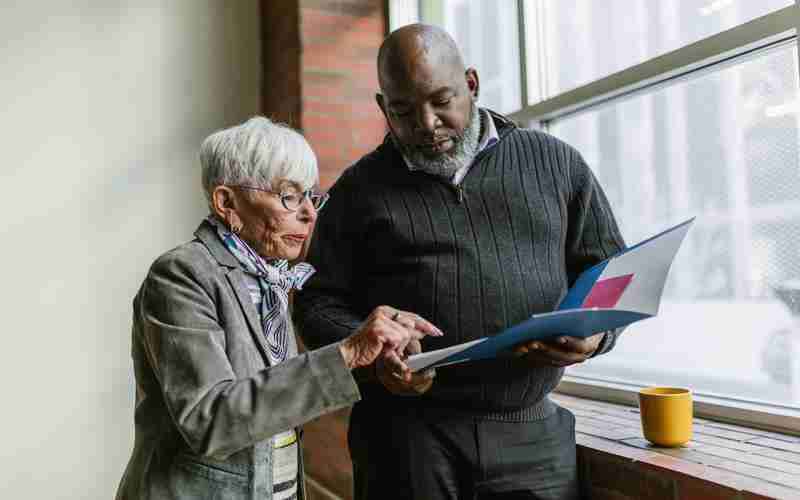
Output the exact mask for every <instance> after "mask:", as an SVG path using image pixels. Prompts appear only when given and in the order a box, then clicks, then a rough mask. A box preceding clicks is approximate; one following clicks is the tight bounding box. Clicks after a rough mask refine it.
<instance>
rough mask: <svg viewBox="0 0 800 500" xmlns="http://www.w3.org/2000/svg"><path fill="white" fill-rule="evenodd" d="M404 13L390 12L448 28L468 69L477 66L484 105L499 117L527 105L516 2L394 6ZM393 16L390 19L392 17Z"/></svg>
mask: <svg viewBox="0 0 800 500" xmlns="http://www.w3.org/2000/svg"><path fill="white" fill-rule="evenodd" d="M394 3H395V4H399V6H400V7H402V8H394V9H392V8H390V12H395V13H401V12H403V13H410V12H414V11H416V12H418V18H417V19H408V17H409V16H408V14H406V15H405V20H406V21H407V22H401V23H398V24H397V25H393V29H394V28H397V27H400V26H401V25H403V24H409V23H410V22H416V21H417V20H419V21H420V22H425V23H429V24H435V25H437V26H441V27H442V28H444V29H445V30H446V31H447V32H448V33H450V35H451V36H452V37H453V38H454V39H455V41H456V43H457V44H458V46H459V48H460V49H461V52H462V54H463V56H464V63H465V64H466V65H467V67H474V68H475V69H476V70H477V72H478V77H479V79H480V102H481V105H482V106H486V107H489V108H492V109H494V110H496V111H498V112H500V113H512V112H514V111H517V110H518V109H519V108H520V106H521V104H522V97H521V93H520V92H521V86H522V80H521V77H520V65H519V58H520V55H519V54H520V42H519V23H518V19H519V17H518V13H517V3H516V1H515V0H503V2H501V3H498V2H495V1H493V0H479V1H475V0H437V1H425V2H420V3H419V4H418V5H415V4H416V2H413V1H409V0H405V1H400V2H394ZM390 15H391V14H390Z"/></svg>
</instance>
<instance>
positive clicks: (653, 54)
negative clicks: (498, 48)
mask: <svg viewBox="0 0 800 500" xmlns="http://www.w3.org/2000/svg"><path fill="white" fill-rule="evenodd" d="M519 2H520V3H519V5H517V4H516V3H515V2H509V4H508V5H506V3H505V2H481V1H477V2H469V6H468V7H467V6H465V5H462V4H466V2H456V1H452V2H447V1H437V2H433V1H426V0H422V1H420V2H412V3H414V4H415V5H417V6H418V7H419V16H418V17H417V18H415V19H422V20H426V19H434V18H435V19H439V20H444V19H448V18H450V19H455V18H457V17H458V16H459V15H462V16H463V15H464V14H463V12H464V11H465V10H467V11H471V12H478V11H481V9H484V10H485V9H487V8H489V6H490V5H492V6H495V7H494V8H495V9H496V10H498V11H500V10H505V11H507V13H506V14H505V16H507V19H508V20H509V21H508V22H509V23H511V24H510V25H509V26H514V27H516V26H519V27H520V29H518V30H516V29H515V31H514V36H508V35H506V37H505V38H506V39H509V40H510V39H515V40H517V42H516V43H519V44H520V45H519V50H518V51H517V52H513V51H509V52H508V53H514V54H516V55H517V57H519V59H518V62H517V64H516V66H517V70H514V69H513V68H511V67H510V64H509V63H507V62H504V63H503V64H502V65H501V66H500V67H501V68H502V70H501V71H499V72H498V73H497V74H498V75H500V74H502V75H503V77H502V78H505V79H512V78H518V79H519V80H520V81H524V82H525V84H524V85H521V86H520V88H521V91H520V92H519V98H518V99H517V100H515V101H513V102H515V103H516V104H517V106H516V108H513V106H511V102H510V101H506V102H504V103H503V106H502V107H499V106H498V109H500V110H503V111H505V112H506V113H508V111H509V109H511V108H513V109H514V111H513V112H512V113H511V117H512V118H514V119H516V120H517V121H519V122H522V123H527V124H530V125H531V126H536V127H540V128H542V129H544V130H546V131H547V132H548V133H551V134H553V135H555V136H557V137H559V138H561V139H563V140H565V141H566V142H568V143H570V144H572V145H573V146H575V147H576V148H577V149H578V150H579V151H580V152H581V153H582V154H583V156H584V157H585V159H586V160H587V163H588V164H589V165H590V166H591V167H592V169H593V170H594V172H595V174H596V175H597V177H598V179H599V180H600V183H601V184H602V186H603V188H604V190H605V192H606V194H607V196H608V198H609V201H610V202H611V204H612V207H613V209H614V212H615V214H616V216H617V219H618V222H619V223H620V226H621V229H622V232H623V234H624V236H625V238H626V240H627V241H628V243H636V242H638V241H640V240H642V239H643V238H645V237H647V236H650V235H652V234H655V233H656V232H658V231H660V230H663V229H666V228H667V227H669V226H670V225H672V224H675V223H677V222H680V221H682V220H685V219H687V218H689V217H692V216H696V217H697V220H696V222H695V224H694V226H693V228H692V229H691V231H690V232H689V236H688V238H687V241H686V242H685V243H684V246H683V248H682V249H681V251H680V252H679V254H678V257H677V258H676V260H675V263H674V264H673V267H672V271H671V273H670V277H669V279H668V281H667V284H666V288H665V291H664V297H663V300H662V304H661V310H660V312H659V315H658V317H657V318H655V319H649V320H646V321H642V322H640V323H637V324H634V325H631V326H630V327H628V329H627V330H626V332H625V333H624V334H623V337H622V339H621V341H620V342H619V344H618V345H617V347H616V349H615V351H614V352H613V353H611V354H610V355H608V356H602V357H599V358H597V359H593V360H592V361H591V362H589V363H585V364H582V365H579V366H575V367H572V368H570V369H569V370H568V373H567V377H565V381H566V382H565V384H562V385H564V387H566V389H565V390H575V391H577V392H579V393H580V394H582V395H587V394H590V395H594V396H595V397H597V396H598V395H601V396H600V397H602V395H609V397H614V398H619V397H621V396H619V395H618V394H623V395H624V396H623V397H621V398H622V399H625V400H627V401H632V400H633V396H632V395H633V394H635V393H634V392H632V391H635V390H636V389H637V388H638V387H641V386H644V385H651V384H658V385H681V386H688V387H691V388H692V389H693V390H694V392H695V394H696V396H697V397H696V399H697V400H698V401H699V405H698V410H699V413H700V414H703V413H704V411H705V413H707V414H709V415H714V416H720V417H723V418H728V419H733V420H744V421H745V422H747V421H749V423H751V424H755V425H758V424H759V423H764V422H767V423H768V425H771V426H775V427H783V428H787V429H793V430H795V431H797V430H800V124H798V113H800V95H798V74H799V73H800V69H799V68H798V48H797V39H796V33H797V29H796V23H797V22H798V19H797V18H796V14H795V12H794V10H795V7H794V2H792V1H791V0H763V1H760V2H751V1H747V0H659V1H658V2H655V1H651V0H602V1H600V0H519ZM402 3H404V2H401V1H396V2H393V3H391V6H392V7H391V8H393V9H397V10H400V7H398V5H396V4H402ZM512 4H513V5H512ZM456 5H460V6H461V7H460V8H461V9H462V10H461V11H459V10H458V9H456V8H455V7H454V6H456ZM501 6H502V7H501ZM434 7H435V9H434ZM426 9H427V10H426ZM431 9H433V10H431ZM436 9H438V10H436ZM426 12H428V14H426ZM430 12H434V14H435V15H434V16H433V17H426V16H429V15H432V14H430ZM458 12H461V14H459V13H458ZM435 16H438V17H435ZM479 17H480V16H479ZM485 17H486V16H485V15H484V16H483V17H482V19H485ZM450 22H451V24H447V23H446V22H445V23H443V24H442V25H443V26H445V28H446V29H448V30H450V32H451V33H454V37H455V38H456V41H457V42H458V43H459V44H462V40H463V39H465V38H467V39H469V42H470V44H471V45H470V44H467V47H468V49H467V48H465V49H464V52H465V57H466V59H467V62H468V64H469V61H470V60H471V59H470V58H471V56H472V55H473V54H477V53H480V52H478V51H479V49H477V48H476V45H481V44H484V43H485V42H483V41H482V40H486V38H481V36H475V35H474V32H472V31H470V30H468V31H464V30H463V29H462V30H461V31H460V32H458V33H457V34H456V33H455V31H457V30H455V31H454V28H453V26H454V25H453V24H452V22H453V21H450ZM515 23H516V24H515ZM476 26H481V28H476ZM394 27H397V26H393V28H394ZM473 29H487V28H485V27H483V24H482V23H480V22H479V23H478V24H477V25H472V28H471V30H473ZM466 33H469V36H467V34H466ZM482 36H483V35H482ZM459 37H460V38H459ZM462 48H464V45H463V44H462ZM515 71H516V72H515ZM482 98H483V96H482ZM482 104H483V105H487V103H486V102H484V101H483V99H482ZM510 107H511V108H510ZM576 388H577V389H576ZM615 394H617V395H615ZM704 409H706V410H704Z"/></svg>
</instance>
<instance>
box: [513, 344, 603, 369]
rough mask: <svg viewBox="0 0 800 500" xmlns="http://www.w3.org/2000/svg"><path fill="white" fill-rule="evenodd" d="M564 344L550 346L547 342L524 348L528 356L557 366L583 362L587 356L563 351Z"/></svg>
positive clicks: (528, 345)
mask: <svg viewBox="0 0 800 500" xmlns="http://www.w3.org/2000/svg"><path fill="white" fill-rule="evenodd" d="M563 345H564V344H555V345H554V344H551V343H547V342H539V341H536V342H531V343H529V344H527V345H526V346H525V347H524V348H527V354H528V355H534V356H535V357H537V358H540V357H541V359H547V360H549V361H552V362H553V364H556V365H557V366H567V365H572V364H575V363H580V362H582V361H585V360H586V358H587V356H586V355H585V354H583V353H579V352H574V351H571V350H564V348H563V347H562V346H563Z"/></svg>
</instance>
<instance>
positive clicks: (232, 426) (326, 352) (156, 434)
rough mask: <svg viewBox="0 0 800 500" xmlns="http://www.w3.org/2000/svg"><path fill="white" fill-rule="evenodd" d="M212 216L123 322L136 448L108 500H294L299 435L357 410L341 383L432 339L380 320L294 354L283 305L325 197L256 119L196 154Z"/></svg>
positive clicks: (290, 142) (285, 135) (300, 278)
mask: <svg viewBox="0 0 800 500" xmlns="http://www.w3.org/2000/svg"><path fill="white" fill-rule="evenodd" d="M200 158H201V163H202V168H203V188H204V190H205V194H206V197H207V198H208V203H209V207H210V209H211V214H210V215H209V216H208V217H207V218H206V219H205V220H204V221H203V222H202V224H200V227H199V228H198V229H197V231H196V232H195V237H196V238H195V239H194V240H193V241H191V242H189V243H186V244H184V245H181V246H179V247H177V248H175V249H173V250H170V251H169V252H167V253H165V254H164V255H162V256H161V257H159V258H158V259H157V260H156V262H155V263H154V264H153V266H152V267H151V269H150V272H149V274H148V275H147V278H146V279H145V280H144V283H143V284H142V287H141V289H140V290H139V293H138V294H137V296H136V298H135V299H134V303H133V308H134V316H133V361H134V370H135V375H136V411H135V423H136V440H135V444H134V450H133V456H132V457H131V460H130V462H129V464H128V467H127V469H126V471H125V475H124V477H123V479H122V482H121V485H120V488H119V491H118V493H117V498H118V499H134V498H135V499H142V498H147V499H167V498H169V499H173V498H176V499H177V498H186V499H202V498H220V499H222V498H224V499H239V498H242V499H245V498H247V499H254V498H259V499H284V498H303V497H304V491H303V465H302V459H301V453H300V443H299V439H298V436H299V434H298V432H299V430H298V427H299V426H300V425H302V424H303V423H305V422H307V421H309V420H312V419H314V418H316V417H318V416H320V415H322V414H323V413H326V412H330V411H333V410H336V409H339V408H342V407H344V406H347V405H350V404H352V403H354V402H356V401H357V400H358V399H359V397H360V395H359V391H358V388H357V386H356V383H355V381H354V380H353V376H352V375H351V370H353V369H354V368H357V367H363V366H367V365H370V364H372V363H373V362H374V361H376V359H378V358H379V357H380V360H381V361H382V362H386V363H389V364H391V365H392V366H393V367H394V369H395V370H396V371H397V372H398V373H399V374H400V376H402V377H406V378H408V377H409V373H408V368H407V366H406V365H405V364H404V362H403V361H402V356H401V355H400V353H402V352H404V350H405V348H406V346H407V345H408V344H409V343H410V342H411V343H418V341H419V339H421V338H422V337H423V336H424V335H437V336H438V335H441V332H440V331H438V330H437V329H436V328H435V327H434V326H433V325H431V324H430V323H428V322H427V321H425V320H423V319H422V318H420V317H418V316H417V315H415V314H412V313H409V312H404V311H397V310H396V309H393V308H391V307H387V306H382V307H379V308H377V309H375V310H374V311H373V312H372V313H371V314H370V316H369V317H368V319H367V320H366V321H365V322H364V323H363V324H362V325H361V327H360V328H359V329H358V330H357V331H356V333H355V334H353V335H352V336H351V337H349V338H347V339H346V340H344V341H342V342H340V343H338V344H334V345H331V346H328V347H325V348H322V349H319V350H316V351H312V352H308V353H305V354H302V355H298V354H297V346H296V344H295V337H294V331H293V328H292V324H291V321H290V319H289V313H288V307H289V295H290V293H291V291H292V289H299V288H300V287H301V286H302V285H303V282H304V281H305V280H306V279H307V278H308V277H309V276H310V275H311V274H312V273H313V272H314V269H313V268H312V267H311V266H310V265H308V264H297V265H295V266H294V267H289V265H288V261H291V260H295V259H297V258H298V257H299V256H300V255H301V250H302V249H303V248H304V244H305V242H306V240H307V238H308V237H309V235H310V232H311V228H312V226H313V224H314V221H315V219H316V216H317V211H318V210H320V209H321V208H322V207H323V205H324V204H325V201H326V200H327V195H325V194H321V193H318V192H316V191H314V190H313V189H312V187H313V186H314V185H315V184H316V183H317V175H318V174H317V166H316V159H315V157H314V154H313V153H312V151H311V149H310V148H309V146H308V144H307V143H306V141H305V140H304V139H303V137H302V136H301V135H300V134H298V133H296V132H294V131H293V130H291V129H289V128H286V127H284V126H281V125H277V124H275V123H272V122H270V121H269V120H267V119H265V118H253V119H251V120H249V121H248V122H246V123H244V124H242V125H240V126H236V127H232V128H229V129H226V130H222V131H219V132H217V133H215V134H213V135H211V136H210V137H208V138H207V139H206V140H205V141H204V142H203V144H202V146H201V151H200Z"/></svg>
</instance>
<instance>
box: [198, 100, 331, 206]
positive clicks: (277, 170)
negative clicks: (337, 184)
mask: <svg viewBox="0 0 800 500" xmlns="http://www.w3.org/2000/svg"><path fill="white" fill-rule="evenodd" d="M200 163H201V165H202V168H203V175H202V181H203V191H204V192H205V195H206V199H207V200H208V202H209V204H211V194H212V193H213V192H214V189H215V188H216V187H217V186H221V185H226V184H227V185H231V186H234V185H245V186H252V187H259V188H263V189H275V188H276V186H275V182H276V181H283V180H288V181H291V182H296V183H298V184H299V185H300V187H301V188H302V189H304V190H305V189H311V187H312V186H314V185H315V184H316V183H317V181H318V180H319V173H318V171H317V157H316V156H315V155H314V152H313V151H312V150H311V146H309V145H308V142H306V140H305V138H304V137H303V136H302V135H300V133H298V132H296V131H295V130H293V129H291V128H289V127H288V126H286V125H283V124H280V123H275V122H273V121H271V120H269V119H268V118H264V117H263V116H257V117H254V118H251V119H249V120H247V121H246V122H245V123H242V124H241V125H236V126H235V127H231V128H226V129H223V130H219V131H217V132H214V133H213V134H211V135H210V136H208V137H207V138H206V139H205V140H204V141H203V144H201V145H200Z"/></svg>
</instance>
